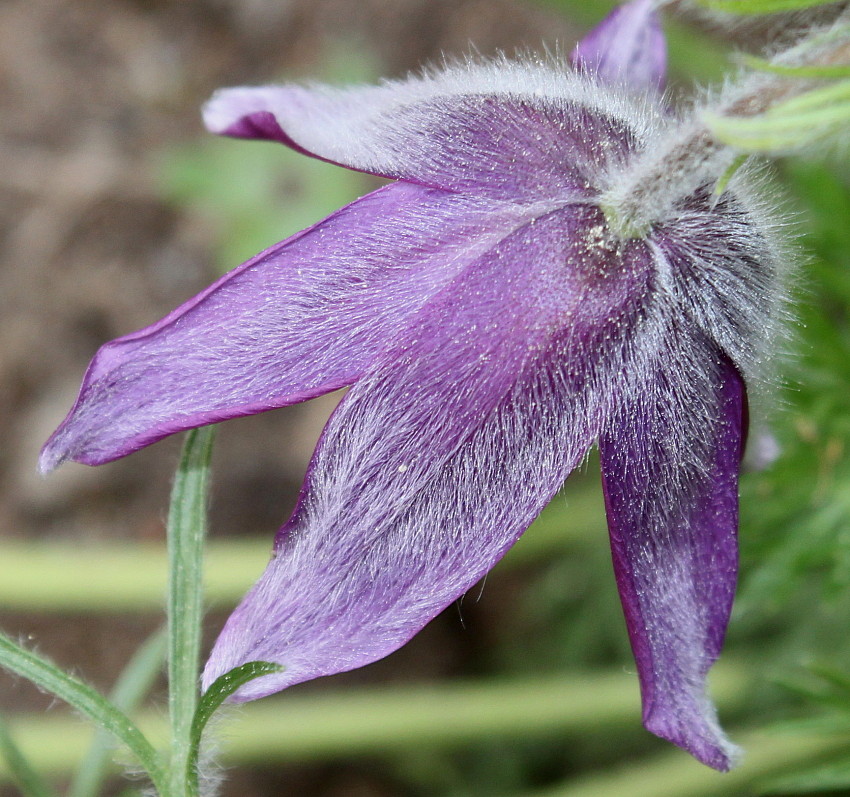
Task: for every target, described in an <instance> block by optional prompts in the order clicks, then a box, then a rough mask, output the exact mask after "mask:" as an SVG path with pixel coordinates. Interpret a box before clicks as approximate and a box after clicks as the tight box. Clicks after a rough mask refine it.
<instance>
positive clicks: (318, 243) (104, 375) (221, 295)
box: [41, 183, 528, 470]
mask: <svg viewBox="0 0 850 797" xmlns="http://www.w3.org/2000/svg"><path fill="white" fill-rule="evenodd" d="M527 217H528V216H527V214H526V215H523V214H521V213H520V212H519V211H518V209H517V207H516V206H513V205H510V206H509V205H506V204H502V205H499V204H497V203H493V202H489V203H487V205H484V204H483V203H482V202H481V200H476V199H475V198H472V197H463V196H458V195H455V194H447V193H446V192H442V191H438V190H434V189H426V188H423V187H421V186H417V185H410V184H404V183H397V184H393V185H390V186H386V187H384V188H382V189H380V190H378V191H376V192H374V193H372V194H369V195H368V196H366V197H363V198H362V199H360V200H358V201H356V202H354V203H352V204H351V205H349V206H347V207H345V208H343V209H342V210H340V211H337V212H336V213H334V214H333V215H331V216H330V217H328V218H327V219H325V220H324V221H323V222H321V223H319V224H317V225H316V226H314V227H312V228H310V229H308V230H305V231H304V232H302V233H299V234H298V235H295V236H294V237H292V238H290V239H288V240H286V241H284V242H283V243H280V244H277V245H276V246H273V247H272V248H271V249H269V250H267V251H265V252H263V253H262V254H260V255H258V256H257V257H255V258H254V259H253V260H250V261H249V262H247V263H245V264H244V265H242V266H240V267H239V268H237V269H235V270H234V271H232V272H230V273H229V274H228V275H226V276H225V277H223V278H222V279H221V280H219V281H218V282H217V283H215V284H214V285H212V286H211V287H210V288H208V289H207V290H205V291H204V292H203V293H201V294H199V295H198V296H197V297H195V298H193V299H191V300H190V301H188V302H186V303H185V304H184V305H182V306H181V307H178V308H177V309H176V310H175V311H174V312H172V313H171V314H170V315H168V316H166V317H165V318H164V319H162V320H161V321H159V322H158V323H156V324H154V325H153V326H150V327H148V328H146V329H143V330H141V331H140V332H136V333H133V334H131V335H127V336H125V337H122V338H118V339H117V340H114V341H112V342H111V343H107V344H106V345H104V346H103V347H102V348H101V349H100V351H99V352H98V353H97V355H96V356H95V358H94V360H93V361H92V363H91V365H90V366H89V369H88V371H87V373H86V376H85V379H84V381H83V386H82V388H81V391H80V396H79V398H78V399H77V403H76V404H75V405H74V407H73V408H72V410H71V412H70V413H69V415H68V417H67V418H66V419H65V421H64V422H63V424H62V425H61V426H60V427H59V428H58V429H57V431H56V432H55V433H54V435H53V437H51V439H50V440H49V441H48V443H47V444H46V446H45V448H44V451H43V453H42V459H41V466H42V468H43V469H44V470H51V469H52V468H54V467H56V466H57V465H58V464H59V463H61V462H62V461H63V460H64V459H66V458H70V459H74V460H77V461H79V462H84V463H87V464H100V463H102V462H107V461H110V460H112V459H115V458H117V457H121V456H124V455H126V454H128V453H130V452H132V451H134V450H136V449H138V448H140V447H142V446H144V445H147V444H149V443H152V442H154V441H156V440H158V439H160V438H162V437H164V436H165V435H168V434H171V433H173V432H176V431H180V430H182V429H187V428H192V427H195V426H200V425H203V424H207V423H213V422H217V421H221V420H224V419H226V418H231V417H234V416H239V415H248V414H252V413H256V412H260V411H263V410H268V409H272V408H274V407H280V406H283V405H286V404H292V403H294V402H298V401H303V400H304V399H308V398H312V397H314V396H317V395H320V394H323V393H326V392H328V391H331V390H335V389H337V388H339V387H342V386H345V385H349V384H351V383H352V382H353V381H354V380H355V379H357V378H358V377H359V376H360V374H361V373H362V372H363V370H364V369H365V368H366V366H367V365H368V364H369V363H370V362H372V361H373V360H374V359H375V358H376V356H378V355H379V354H380V353H381V352H382V351H383V350H384V349H385V348H386V347H387V346H388V345H392V344H393V343H394V341H395V338H396V336H397V335H399V334H400V333H401V332H402V331H403V330H404V329H405V328H406V326H407V324H408V318H409V316H410V315H411V313H413V312H415V311H416V310H417V309H418V308H419V307H421V306H422V305H423V304H424V303H425V302H426V301H427V300H428V298H429V297H430V296H432V295H433V294H434V293H435V291H438V290H439V289H440V287H441V286H442V285H444V284H445V283H446V282H447V281H449V280H451V279H452V277H453V276H455V274H457V272H458V271H459V270H460V269H462V268H464V267H465V266H466V265H468V264H469V263H470V262H471V261H473V260H474V259H475V258H476V257H477V256H478V255H479V254H480V253H481V252H482V251H485V250H486V249H488V248H490V247H491V246H492V245H493V243H494V242H495V241H497V240H499V238H501V237H503V236H504V235H506V234H507V233H508V232H510V230H512V229H514V228H515V227H516V226H517V225H519V224H521V223H523V222H524V221H525V220H526V219H527Z"/></svg>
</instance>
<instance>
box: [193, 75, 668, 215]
mask: <svg viewBox="0 0 850 797" xmlns="http://www.w3.org/2000/svg"><path fill="white" fill-rule="evenodd" d="M656 113H660V112H658V111H657V110H656V111H655V112H653V111H650V110H649V108H648V106H647V104H646V103H645V102H641V103H640V105H639V106H635V107H634V108H631V109H630V110H628V111H627V105H626V100H625V99H624V98H622V97H617V98H612V97H611V96H609V95H608V94H607V93H605V92H600V91H599V87H598V85H595V84H592V83H591V82H590V81H587V80H586V79H583V78H582V77H581V76H580V75H577V74H575V73H574V72H572V71H569V70H558V69H554V68H550V67H547V66H544V65H542V64H533V65H523V64H518V63H511V62H499V63H494V64H481V65H467V66H459V67H454V68H452V69H448V70H446V71H445V72H441V73H435V74H430V75H427V76H424V77H411V78H409V79H407V80H405V81H398V82H391V83H385V84H383V85H380V86H368V87H358V88H352V89H336V88H330V87H326V86H316V87H312V88H305V87H300V86H262V87H257V88H233V89H225V90H222V91H219V92H218V93H216V94H215V95H214V96H213V98H212V99H211V100H210V102H209V103H208V104H207V106H206V108H205V109H204V121H205V123H206V125H207V127H208V128H209V129H210V130H211V131H212V132H214V133H220V134H224V135H230V136H236V137H242V138H262V139H270V140H273V141H279V142H281V143H283V144H286V145H287V146H290V147H293V148H295V149H297V150H299V151H301V152H304V153H307V154H311V155H314V156H315V157H318V158H321V159H323V160H328V161H332V162H334V163H338V164H341V165H344V166H348V167H350V168H353V169H359V170H361V171H367V172H371V173H374V174H379V175H382V176H385V177H392V178H399V179H404V180H411V181H413V182H419V183H422V184H425V185H431V186H435V187H439V188H444V189H447V190H452V191H466V192H470V193H475V194H477V195H479V196H489V197H494V198H497V199H508V200H512V201H517V202H522V201H534V200H536V199H539V198H540V197H543V196H546V197H550V198H552V199H559V200H561V201H562V202H565V201H567V200H570V199H573V198H575V197H580V196H587V195H588V194H589V193H592V187H593V186H594V185H596V184H597V183H598V178H599V175H600V173H602V172H605V171H606V170H608V169H609V168H610V167H611V166H612V164H614V165H616V164H619V163H621V162H622V161H623V160H624V159H625V158H626V157H627V155H628V153H629V152H630V151H631V150H632V149H633V148H635V147H636V146H638V141H639V139H640V137H641V135H642V133H641V132H639V129H641V130H642V127H643V123H644V122H645V121H646V120H647V119H648V118H649V117H652V116H653V115H654V114H656Z"/></svg>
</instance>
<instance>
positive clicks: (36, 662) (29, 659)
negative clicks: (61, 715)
mask: <svg viewBox="0 0 850 797" xmlns="http://www.w3.org/2000/svg"><path fill="white" fill-rule="evenodd" d="M0 666H2V667H5V668H6V669H7V670H11V671H12V672H14V673H17V674H18V675H21V676H23V677H24V678H27V679H28V680H30V681H32V682H33V683H34V684H36V685H37V686H39V687H41V688H42V689H44V690H45V691H47V692H50V693H51V694H53V695H56V697H58V698H60V699H61V700H64V701H65V702H66V703H68V704H69V705H71V706H73V707H74V708H75V709H77V711H79V712H80V713H81V714H84V715H85V716H87V717H88V718H89V719H91V720H92V721H93V722H95V723H96V724H97V725H98V726H100V727H101V728H103V729H104V730H107V731H109V733H111V734H112V735H113V736H115V737H116V738H117V739H119V740H120V741H122V742H123V743H124V744H125V745H127V747H128V748H129V749H130V750H131V751H132V753H133V754H134V755H135V756H136V758H138V760H139V763H140V764H141V765H142V767H143V768H144V770H145V771H146V772H147V773H148V775H149V776H150V779H151V780H152V781H153V784H154V787H155V788H156V789H157V791H158V792H159V794H160V797H167V795H169V794H170V793H169V792H168V790H167V789H166V788H165V786H166V783H165V773H164V772H163V770H162V767H161V766H160V761H159V756H158V755H157V752H156V750H154V748H153V747H152V746H151V743H150V742H149V741H148V740H147V739H146V738H145V736H144V735H143V734H142V732H141V731H140V730H139V729H138V728H137V727H136V725H135V724H134V723H133V721H132V720H131V719H130V718H129V717H128V716H127V715H126V714H124V713H123V712H122V711H120V710H119V709H117V708H116V707H115V706H113V705H112V703H110V702H109V701H108V700H107V699H106V698H105V697H103V695H101V694H99V693H98V692H96V691H95V690H94V689H92V688H91V687H90V686H87V685H86V684H84V683H83V682H82V681H79V680H77V679H76V678H74V677H73V676H71V675H68V674H67V673H65V672H62V670H60V669H59V668H58V667H56V666H54V665H53V664H51V663H50V662H48V661H45V660H44V659H42V658H41V657H40V656H37V655H36V654H34V653H31V652H30V651H28V650H26V649H24V648H22V647H20V646H19V645H16V644H15V643H14V642H13V641H12V640H11V639H9V638H8V637H7V636H6V635H5V634H0Z"/></svg>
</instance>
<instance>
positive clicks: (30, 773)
mask: <svg viewBox="0 0 850 797" xmlns="http://www.w3.org/2000/svg"><path fill="white" fill-rule="evenodd" d="M0 756H2V757H3V759H4V760H5V761H6V767H7V769H8V770H9V773H10V774H11V776H12V780H13V781H14V782H15V785H16V786H17V787H18V788H19V789H20V790H21V795H22V797H56V793H55V792H54V791H53V790H52V789H51V788H50V786H48V785H47V783H46V781H45V780H44V779H43V778H42V777H41V775H40V774H39V773H38V772H37V771H36V770H35V769H34V768H33V766H32V764H30V762H29V760H28V759H27V757H26V756H25V755H24V754H23V753H22V752H21V750H20V748H19V747H18V745H17V744H16V743H15V740H14V739H13V738H12V733H11V731H10V730H9V727H8V725H7V724H6V720H5V719H4V718H3V717H0Z"/></svg>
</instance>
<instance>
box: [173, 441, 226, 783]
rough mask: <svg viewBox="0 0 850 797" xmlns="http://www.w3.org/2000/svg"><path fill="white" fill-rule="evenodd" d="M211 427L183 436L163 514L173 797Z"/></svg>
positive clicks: (199, 605) (194, 670) (194, 665)
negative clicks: (168, 505) (165, 524)
mask: <svg viewBox="0 0 850 797" xmlns="http://www.w3.org/2000/svg"><path fill="white" fill-rule="evenodd" d="M214 436H215V431H214V427H212V426H207V427H203V428H201V429H195V430H193V431H191V432H189V434H188V435H187V436H186V442H185V444H184V446H183V454H182V456H181V458H180V465H179V466H178V468H177V475H176V477H175V480H174V488H173V490H172V492H171V508H170V511H169V515H168V562H169V588H168V609H167V612H168V683H169V695H168V708H169V715H170V718H171V764H170V771H169V775H170V783H171V789H172V795H173V797H184V795H187V794H188V793H189V785H188V784H187V782H186V777H185V772H186V767H187V763H188V761H189V758H190V755H191V750H192V742H191V734H192V719H193V717H194V715H195V709H196V708H197V705H198V669H199V660H200V647H201V621H202V618H203V549H204V538H205V537H206V508H207V494H208V489H209V476H210V459H211V457H212V447H213V439H214Z"/></svg>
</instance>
